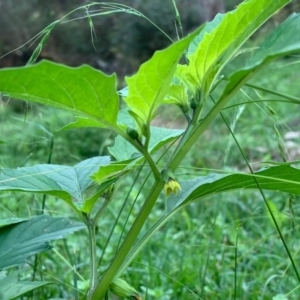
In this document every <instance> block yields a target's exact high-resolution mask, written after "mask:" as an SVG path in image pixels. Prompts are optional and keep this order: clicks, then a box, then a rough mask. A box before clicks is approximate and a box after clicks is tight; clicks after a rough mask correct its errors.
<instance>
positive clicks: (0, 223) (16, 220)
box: [0, 218, 28, 299]
mask: <svg viewBox="0 0 300 300" xmlns="http://www.w3.org/2000/svg"><path fill="white" fill-rule="evenodd" d="M27 220H28V219H23V218H9V219H2V220H0V228H1V227H5V226H8V225H12V224H17V223H21V222H24V221H27ZM0 299H1V298H0Z"/></svg>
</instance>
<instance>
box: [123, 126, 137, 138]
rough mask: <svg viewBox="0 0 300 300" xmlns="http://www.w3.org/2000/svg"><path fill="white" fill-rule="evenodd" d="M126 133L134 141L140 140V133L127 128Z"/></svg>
mask: <svg viewBox="0 0 300 300" xmlns="http://www.w3.org/2000/svg"><path fill="white" fill-rule="evenodd" d="M126 133H127V134H128V135H129V136H130V137H131V138H132V139H133V140H137V139H138V138H139V133H138V132H137V131H136V130H135V129H133V128H131V127H127V128H126Z"/></svg>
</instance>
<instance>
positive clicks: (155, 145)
mask: <svg viewBox="0 0 300 300" xmlns="http://www.w3.org/2000/svg"><path fill="white" fill-rule="evenodd" d="M150 131H151V138H150V143H149V151H150V152H155V151H156V150H158V149H159V148H161V147H162V146H163V145H165V144H167V143H169V142H171V141H173V140H174V139H177V138H178V137H179V136H180V135H181V134H182V133H183V132H184V131H183V130H182V129H168V128H163V127H154V126H151V127H150ZM108 150H109V152H110V154H111V155H112V156H114V157H115V158H116V160H117V161H125V160H127V159H131V158H134V157H139V156H140V155H141V154H140V153H139V152H137V150H136V149H135V148H134V147H133V146H132V145H131V144H130V143H128V142H127V141H126V140H124V139H123V138H121V137H119V136H117V137H116V139H115V144H114V146H113V147H109V148H108Z"/></svg>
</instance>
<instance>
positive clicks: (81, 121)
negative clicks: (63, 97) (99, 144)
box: [58, 116, 106, 131]
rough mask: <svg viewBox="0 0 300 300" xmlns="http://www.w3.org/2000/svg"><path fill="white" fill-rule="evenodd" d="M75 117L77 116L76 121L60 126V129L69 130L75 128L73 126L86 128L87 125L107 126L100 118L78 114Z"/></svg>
mask: <svg viewBox="0 0 300 300" xmlns="http://www.w3.org/2000/svg"><path fill="white" fill-rule="evenodd" d="M75 118H76V121H74V122H71V123H69V124H67V125H66V126H64V127H62V128H60V129H59V130H58V131H61V130H68V129H73V128H86V127H96V128H97V127H98V128H105V127H106V126H105V125H104V124H103V123H101V122H100V121H98V120H94V119H89V118H84V117H78V116H76V117H75Z"/></svg>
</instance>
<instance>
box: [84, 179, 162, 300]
mask: <svg viewBox="0 0 300 300" xmlns="http://www.w3.org/2000/svg"><path fill="white" fill-rule="evenodd" d="M163 185H164V182H163V180H162V179H156V180H155V182H154V184H153V187H152V189H151V191H150V192H149V194H148V197H147V199H146V201H145V203H144V205H143V207H142V209H141V211H140V213H139V214H138V216H137V218H136V219H135V221H134V223H133V225H132V226H131V228H130V230H129V232H128V234H127V236H126V238H125V240H124V242H123V243H122V245H121V247H120V249H119V250H118V252H117V254H116V256H115V257H114V259H113V261H112V262H111V264H110V266H109V268H108V269H107V271H106V272H105V274H104V275H103V277H102V278H101V280H100V282H99V283H98V285H97V286H96V288H95V290H94V292H93V294H92V295H91V297H90V300H100V299H103V298H104V296H105V293H106V291H107V289H108V288H109V285H110V284H111V282H112V281H113V279H114V277H115V275H116V273H117V272H118V270H119V269H120V267H121V265H122V264H123V261H124V259H125V258H126V256H127V255H128V253H129V251H130V249H131V247H132V245H133V244H134V242H135V240H136V238H137V236H138V234H139V233H140V231H141V229H142V227H143V225H144V223H145V221H146V220H147V218H148V216H149V214H150V212H151V210H152V208H153V206H154V204H155V202H156V200H157V198H158V196H159V194H160V193H161V190H162V188H163Z"/></svg>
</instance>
